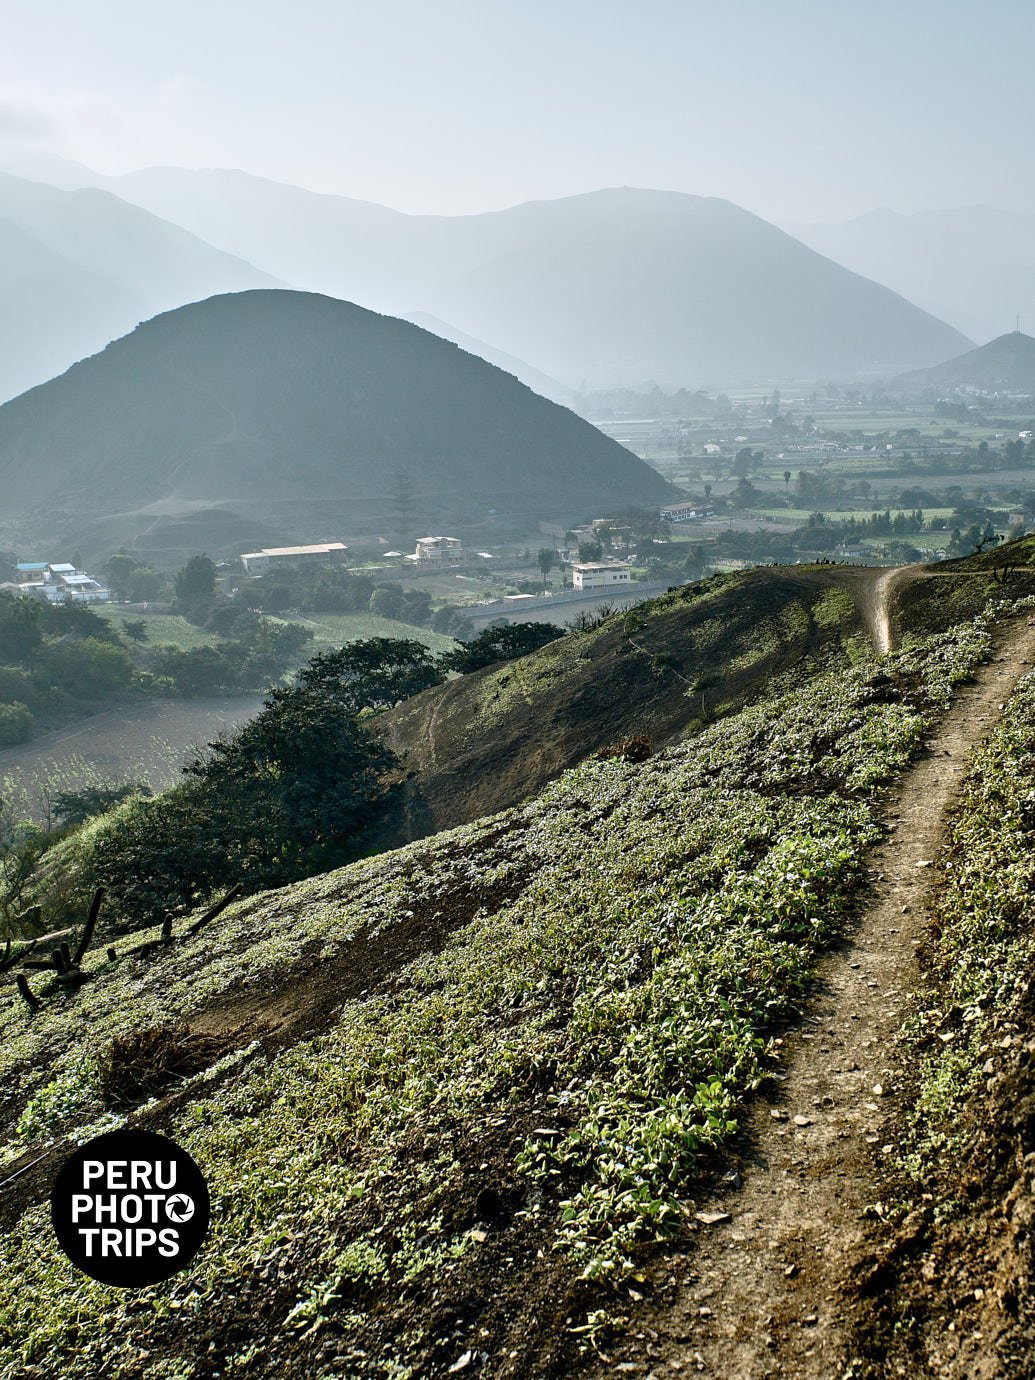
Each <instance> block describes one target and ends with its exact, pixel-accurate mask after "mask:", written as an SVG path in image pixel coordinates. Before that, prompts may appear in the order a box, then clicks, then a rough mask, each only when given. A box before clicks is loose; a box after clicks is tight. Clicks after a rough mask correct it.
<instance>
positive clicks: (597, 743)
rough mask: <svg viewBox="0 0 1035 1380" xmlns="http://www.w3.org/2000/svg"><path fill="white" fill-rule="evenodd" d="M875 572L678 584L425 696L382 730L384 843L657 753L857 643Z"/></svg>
mask: <svg viewBox="0 0 1035 1380" xmlns="http://www.w3.org/2000/svg"><path fill="white" fill-rule="evenodd" d="M872 582H873V572H870V571H865V570H853V569H850V568H848V567H844V566H840V567H814V568H811V569H799V568H791V567H785V568H778V569H773V568H768V569H758V570H753V571H749V572H747V573H745V574H735V575H726V576H714V577H713V578H712V579H710V580H705V581H703V582H701V583H699V584H695V585H687V586H684V587H682V588H681V589H679V590H676V591H674V592H673V593H671V594H669V595H666V596H664V597H662V598H660V599H655V600H652V601H651V602H650V603H649V604H645V605H641V606H640V607H638V608H636V609H634V610H633V611H631V612H630V613H628V614H625V615H618V616H615V617H612V618H610V619H608V620H607V621H606V622H605V623H604V624H603V625H601V626H600V627H599V628H596V629H593V630H591V631H588V632H583V633H576V634H574V635H572V636H570V637H566V638H564V639H562V640H561V641H559V642H554V643H551V644H550V645H549V646H547V647H545V648H543V649H542V650H541V651H539V652H536V653H535V654H534V655H532V656H528V657H523V658H522V659H521V660H520V661H516V662H506V663H504V664H501V665H499V666H495V667H487V668H486V669H485V670H484V671H479V672H476V673H474V674H473V675H470V676H465V677H463V678H462V679H460V680H455V681H452V682H450V683H448V684H446V685H442V686H438V687H436V688H435V689H433V690H429V691H426V692H425V693H424V694H422V695H419V696H417V697H416V698H415V699H413V700H410V701H408V702H407V703H405V704H402V705H400V706H399V707H398V708H397V709H394V710H392V711H391V712H389V713H388V714H386V715H384V716H383V717H382V718H381V719H379V720H378V726H379V729H380V731H381V732H383V733H384V734H385V736H386V738H387V741H388V742H389V744H390V745H391V747H392V748H393V750H394V751H395V752H396V753H397V754H398V755H399V756H400V757H401V759H402V761H403V763H404V766H405V767H406V769H407V771H408V772H410V773H411V774H412V775H411V777H410V779H409V780H408V782H407V785H406V792H405V795H404V797H403V798H402V800H401V801H400V806H399V812H398V814H397V816H396V818H395V819H394V820H393V821H392V824H391V827H390V834H389V837H390V840H391V841H392V842H393V843H397V842H401V841H403V840H407V839H410V838H417V837H421V836H423V835H425V834H429V833H433V832H435V831H436V830H439V829H445V828H448V827H451V826H452V825H454V824H460V823H464V822H466V821H467V820H471V819H476V818H477V817H478V816H480V815H483V814H489V813H491V812H493V811H495V810H500V809H503V808H505V807H506V806H508V805H513V804H516V803H517V802H518V801H519V800H522V799H523V798H524V797H525V796H527V795H528V794H529V793H530V792H533V791H535V790H538V789H539V788H540V787H541V786H542V785H543V784H544V783H545V782H547V781H549V780H550V779H551V778H552V777H554V776H557V775H558V774H559V773H560V772H561V771H563V770H565V769H566V768H568V767H570V766H572V765H574V764H575V763H576V762H580V761H582V760H583V759H584V758H586V757H588V756H589V755H590V754H591V753H593V752H595V751H597V750H599V749H601V748H606V747H608V746H609V745H611V744H614V743H617V742H620V741H621V740H623V739H626V738H629V737H633V736H637V735H644V736H647V737H649V738H651V739H652V740H653V741H654V743H655V744H657V745H658V746H661V745H663V744H665V743H668V742H670V741H672V740H673V739H675V738H678V737H679V736H681V735H682V734H684V733H685V732H686V731H687V730H688V729H692V728H694V727H695V726H701V725H703V724H704V723H707V722H709V721H710V720H711V719H712V718H714V717H715V716H716V715H717V714H720V713H728V712H729V711H730V709H732V708H734V707H739V706H740V705H742V704H744V703H745V702H746V701H747V700H748V699H750V698H751V696H752V695H753V694H755V693H756V692H757V691H758V689H759V688H760V687H761V686H762V685H763V684H766V683H768V682H769V681H771V679H772V677H773V676H778V675H779V674H780V673H782V672H784V671H787V670H789V669H791V668H793V667H797V666H799V665H800V664H801V663H802V662H803V660H806V659H810V658H811V659H814V660H815V661H816V663H817V664H818V663H820V662H822V660H823V659H824V657H825V655H826V654H828V653H829V652H831V651H832V650H834V649H840V648H841V647H842V646H843V643H844V642H845V640H846V639H848V638H851V637H860V636H861V637H863V638H864V639H865V640H866V642H867V645H868V636H867V634H866V630H865V616H866V611H867V608H868V597H869V590H870V588H871V586H872Z"/></svg>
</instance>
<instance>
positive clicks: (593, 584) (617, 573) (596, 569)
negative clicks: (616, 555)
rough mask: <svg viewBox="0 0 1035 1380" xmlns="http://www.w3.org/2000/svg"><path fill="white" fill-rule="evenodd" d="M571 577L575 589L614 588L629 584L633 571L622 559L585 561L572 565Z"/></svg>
mask: <svg viewBox="0 0 1035 1380" xmlns="http://www.w3.org/2000/svg"><path fill="white" fill-rule="evenodd" d="M571 579H572V585H573V586H574V588H575V589H612V588H613V587H614V586H615V585H622V584H626V585H627V584H629V582H630V581H631V580H632V571H631V570H630V568H629V567H628V566H627V565H624V564H622V563H621V562H620V561H583V562H579V563H577V564H575V565H573V566H572V568H571Z"/></svg>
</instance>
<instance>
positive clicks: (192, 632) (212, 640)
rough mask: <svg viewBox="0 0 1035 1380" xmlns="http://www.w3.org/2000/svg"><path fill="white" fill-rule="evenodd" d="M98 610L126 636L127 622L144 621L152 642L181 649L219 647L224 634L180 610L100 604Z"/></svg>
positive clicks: (192, 649) (190, 650)
mask: <svg viewBox="0 0 1035 1380" xmlns="http://www.w3.org/2000/svg"><path fill="white" fill-rule="evenodd" d="M95 612H97V613H98V614H100V616H101V617H102V618H103V619H104V620H105V621H106V622H108V623H110V624H111V625H112V626H113V627H114V628H115V629H116V631H117V632H118V633H119V634H120V635H122V636H125V631H124V629H125V625H126V623H135V622H141V623H143V624H144V627H145V629H146V632H147V643H148V645H149V646H152V647H157V646H163V645H164V646H169V647H176V648H178V649H179V650H180V651H181V652H192V651H194V649H195V648H196V647H218V646H219V645H220V644H221V643H222V642H223V640H224V639H223V638H222V637H220V636H219V634H218V633H214V632H209V631H208V629H207V628H198V627H195V625H194V624H193V623H188V621H187V620H186V618H182V617H181V616H180V615H179V614H178V613H126V612H122V611H120V610H119V609H118V608H117V606H112V605H104V604H100V605H98V606H97V608H96V610H95Z"/></svg>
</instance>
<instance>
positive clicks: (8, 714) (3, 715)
mask: <svg viewBox="0 0 1035 1380" xmlns="http://www.w3.org/2000/svg"><path fill="white" fill-rule="evenodd" d="M32 724H33V719H32V711H31V710H30V709H29V707H28V706H27V705H24V704H17V703H15V704H0V748H5V747H13V746H14V744H15V743H25V742H27V741H28V740H29V739H30V738H31V737H32Z"/></svg>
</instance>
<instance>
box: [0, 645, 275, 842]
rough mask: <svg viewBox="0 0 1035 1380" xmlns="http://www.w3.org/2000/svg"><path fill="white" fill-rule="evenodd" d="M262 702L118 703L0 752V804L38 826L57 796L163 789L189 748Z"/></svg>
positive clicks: (236, 698)
mask: <svg viewBox="0 0 1035 1380" xmlns="http://www.w3.org/2000/svg"><path fill="white" fill-rule="evenodd" d="M188 626H189V625H188ZM261 704H262V697H261V696H260V695H229V696H220V697H212V698H209V699H177V700H146V701H137V702H135V703H132V704H128V703H124V704H120V705H119V706H118V707H117V708H115V709H111V710H108V711H107V712H106V713H102V714H96V715H94V716H93V717H91V718H89V719H87V720H80V721H79V722H78V723H77V724H76V725H75V727H73V728H70V729H63V730H58V731H56V732H54V733H45V734H42V735H40V737H38V738H34V739H32V740H31V741H30V742H29V743H26V744H24V745H23V746H21V747H15V748H7V749H5V750H4V751H2V752H0V799H2V800H4V801H5V802H6V803H7V805H8V807H9V809H10V810H11V812H12V814H13V815H14V816H15V817H25V818H28V819H35V820H37V821H39V822H41V823H42V822H44V821H45V820H46V819H47V817H48V815H49V810H50V803H51V801H52V800H53V798H54V796H55V795H56V794H57V793H58V792H60V791H81V790H85V789H87V788H89V787H93V786H111V785H119V784H122V783H124V782H128V781H132V782H140V783H141V784H142V785H146V786H148V787H150V789H151V790H153V791H160V790H164V789H165V787H167V786H171V785H173V784H174V783H175V782H176V781H177V780H178V779H179V776H180V768H181V766H182V765H183V762H184V760H185V759H186V757H187V756H188V755H189V754H190V752H191V750H192V749H193V748H194V747H196V746H201V745H204V744H205V743H208V742H210V741H212V740H213V739H215V738H218V737H219V736H220V734H222V733H226V732H229V731H230V730H231V729H233V728H234V727H235V726H236V725H238V724H241V723H243V722H244V721H245V720H246V719H249V718H251V716H252V715H253V714H255V713H256V712H257V711H258V709H259V707H260V706H261Z"/></svg>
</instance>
